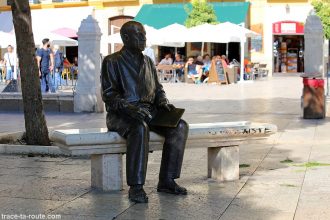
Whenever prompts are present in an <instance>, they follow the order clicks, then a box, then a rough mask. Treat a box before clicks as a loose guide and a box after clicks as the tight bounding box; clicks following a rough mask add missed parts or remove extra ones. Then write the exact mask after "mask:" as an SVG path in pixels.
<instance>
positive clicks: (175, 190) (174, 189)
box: [157, 180, 188, 195]
mask: <svg viewBox="0 0 330 220" xmlns="http://www.w3.org/2000/svg"><path fill="white" fill-rule="evenodd" d="M157 192H164V193H170V194H175V195H187V194H188V192H187V189H186V188H184V187H182V186H179V185H178V184H177V183H176V182H175V181H174V180H169V181H159V183H158V186H157Z"/></svg>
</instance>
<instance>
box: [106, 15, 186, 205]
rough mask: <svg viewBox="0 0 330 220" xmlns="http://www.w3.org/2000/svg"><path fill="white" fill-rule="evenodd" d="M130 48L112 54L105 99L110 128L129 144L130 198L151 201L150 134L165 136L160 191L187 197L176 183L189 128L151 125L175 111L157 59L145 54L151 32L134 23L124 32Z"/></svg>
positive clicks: (183, 124) (108, 65)
mask: <svg viewBox="0 0 330 220" xmlns="http://www.w3.org/2000/svg"><path fill="white" fill-rule="evenodd" d="M120 35H121V38H122V40H123V42H124V47H123V48H122V49H121V50H120V51H119V52H117V53H114V54H112V55H109V56H107V57H106V58H105V59H104V60H103V63H102V71H101V83H102V98H103V101H104V102H105V105H106V110H107V112H108V113H107V127H108V129H109V130H110V131H116V132H118V133H119V134H120V135H121V136H122V137H124V138H126V140H127V142H126V143H127V156H126V174H127V185H129V186H130V189H129V198H130V200H131V201H133V202H137V203H146V202H148V197H147V195H146V193H145V191H144V189H143V185H144V183H145V179H146V172H147V163H148V153H149V131H155V132H157V133H159V134H161V135H163V136H164V137H165V142H164V146H163V154H162V160H161V166H160V172H159V182H158V186H157V191H158V192H165V193H171V194H176V195H186V194H187V190H186V189H185V188H184V187H181V186H179V185H178V184H177V183H176V182H175V181H174V180H175V179H177V178H179V177H180V173H181V167H182V160H183V155H184V149H185V145H186V140H187V136H188V124H187V123H186V122H185V121H184V120H182V119H181V120H180V121H179V123H178V125H177V126H176V127H161V126H152V125H150V120H151V119H152V117H153V115H154V112H155V111H157V110H165V111H171V110H173V109H174V108H175V107H174V106H173V105H171V104H169V102H168V100H167V98H166V95H165V91H164V90H163V87H162V85H161V84H160V83H159V81H158V78H157V72H156V68H155V65H154V63H153V61H152V60H151V59H150V58H149V57H148V56H145V55H143V54H142V51H143V50H144V49H145V46H146V32H145V30H144V27H143V26H142V24H140V23H138V22H135V21H129V22H127V23H125V24H124V25H123V26H122V28H121V30H120Z"/></svg>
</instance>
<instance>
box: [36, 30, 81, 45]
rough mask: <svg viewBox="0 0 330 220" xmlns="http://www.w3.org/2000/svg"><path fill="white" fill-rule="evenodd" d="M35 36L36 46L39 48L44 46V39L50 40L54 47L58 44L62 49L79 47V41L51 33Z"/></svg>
mask: <svg viewBox="0 0 330 220" xmlns="http://www.w3.org/2000/svg"><path fill="white" fill-rule="evenodd" d="M33 36H34V42H35V44H36V45H39V46H40V45H42V40H43V39H44V38H48V39H49V40H50V42H51V44H53V45H55V44H57V45H59V46H62V47H70V46H71V47H72V46H78V41H76V40H73V39H71V38H68V37H64V36H62V35H59V34H55V33H51V32H46V33H33Z"/></svg>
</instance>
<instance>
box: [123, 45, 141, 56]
mask: <svg viewBox="0 0 330 220" xmlns="http://www.w3.org/2000/svg"><path fill="white" fill-rule="evenodd" d="M123 50H125V51H127V52H128V53H130V54H131V55H133V56H139V55H141V54H142V51H141V50H134V49H132V48H128V47H125V46H124V47H123Z"/></svg>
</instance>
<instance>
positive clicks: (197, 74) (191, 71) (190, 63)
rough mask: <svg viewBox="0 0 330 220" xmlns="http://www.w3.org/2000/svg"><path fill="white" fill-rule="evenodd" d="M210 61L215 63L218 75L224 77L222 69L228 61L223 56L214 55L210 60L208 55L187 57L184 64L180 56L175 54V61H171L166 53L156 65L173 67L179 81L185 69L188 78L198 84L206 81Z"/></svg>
mask: <svg viewBox="0 0 330 220" xmlns="http://www.w3.org/2000/svg"><path fill="white" fill-rule="evenodd" d="M212 61H214V63H215V68H216V72H217V73H220V75H221V73H222V74H223V75H224V69H225V68H226V67H227V66H228V65H229V60H228V59H227V57H226V56H225V55H222V56H220V55H216V56H213V57H212V59H211V57H210V55H209V54H205V55H204V56H197V57H194V56H189V57H188V58H187V60H186V62H185V61H184V59H183V58H182V55H180V54H175V59H174V61H173V59H172V57H171V54H170V53H168V54H166V55H165V57H164V58H163V59H162V60H161V61H160V62H159V63H158V65H173V67H174V68H175V71H176V74H177V76H178V77H179V80H181V81H182V79H183V76H184V71H185V69H186V70H187V75H188V78H190V79H191V80H192V81H193V82H194V83H195V84H200V83H206V82H207V81H208V77H209V72H210V69H211V64H212Z"/></svg>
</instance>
